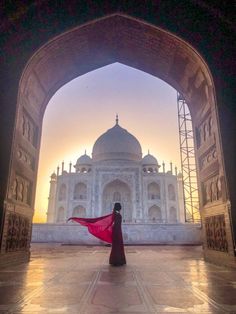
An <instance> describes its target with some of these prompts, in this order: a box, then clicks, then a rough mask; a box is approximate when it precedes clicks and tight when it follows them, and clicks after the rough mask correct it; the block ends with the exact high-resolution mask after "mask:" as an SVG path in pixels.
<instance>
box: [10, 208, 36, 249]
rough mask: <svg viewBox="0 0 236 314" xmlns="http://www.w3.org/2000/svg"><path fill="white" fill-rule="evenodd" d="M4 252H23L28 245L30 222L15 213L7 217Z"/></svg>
mask: <svg viewBox="0 0 236 314" xmlns="http://www.w3.org/2000/svg"><path fill="white" fill-rule="evenodd" d="M7 225H8V228H7V237H6V252H11V251H18V250H25V249H27V248H28V244H29V241H30V239H29V232H30V220H29V218H27V217H24V216H22V215H19V214H17V213H9V214H8V217H7Z"/></svg>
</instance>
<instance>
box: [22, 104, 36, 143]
mask: <svg viewBox="0 0 236 314" xmlns="http://www.w3.org/2000/svg"><path fill="white" fill-rule="evenodd" d="M21 131H22V135H23V137H24V138H25V139H26V140H27V141H29V142H30V143H31V144H32V145H33V146H34V147H35V148H36V147H37V143H38V127H37V125H36V123H35V122H34V120H33V118H32V117H31V116H30V114H29V113H28V112H27V111H26V110H25V109H23V114H22V117H21Z"/></svg>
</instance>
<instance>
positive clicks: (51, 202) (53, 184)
mask: <svg viewBox="0 0 236 314" xmlns="http://www.w3.org/2000/svg"><path fill="white" fill-rule="evenodd" d="M56 188H57V175H56V174H55V172H53V174H52V175H51V180H50V189H49V196H48V211H47V223H54V222H56V217H55V201H56Z"/></svg>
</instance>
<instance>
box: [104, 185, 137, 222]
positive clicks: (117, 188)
mask: <svg viewBox="0 0 236 314" xmlns="http://www.w3.org/2000/svg"><path fill="white" fill-rule="evenodd" d="M116 202H119V203H121V206H122V217H123V221H126V222H129V221H131V220H132V210H133V206H132V193H131V190H130V188H129V186H128V184H127V183H125V182H122V181H121V180H114V181H112V182H109V183H108V184H106V186H105V187H104V189H103V192H102V210H103V212H102V214H104V215H106V214H109V213H110V212H111V210H112V208H113V206H114V203H116Z"/></svg>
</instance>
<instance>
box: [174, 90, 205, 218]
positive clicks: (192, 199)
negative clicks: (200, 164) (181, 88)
mask: <svg viewBox="0 0 236 314" xmlns="http://www.w3.org/2000/svg"><path fill="white" fill-rule="evenodd" d="M177 106H178V122H179V141H180V155H181V168H182V175H183V193H184V207H185V221H186V222H191V223H199V222H200V213H199V197H198V185H197V171H196V161H195V152H194V138H193V127H192V119H191V115H190V112H189V109H188V106H187V104H186V102H185V100H184V98H183V96H182V95H180V94H179V93H178V94H177Z"/></svg>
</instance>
